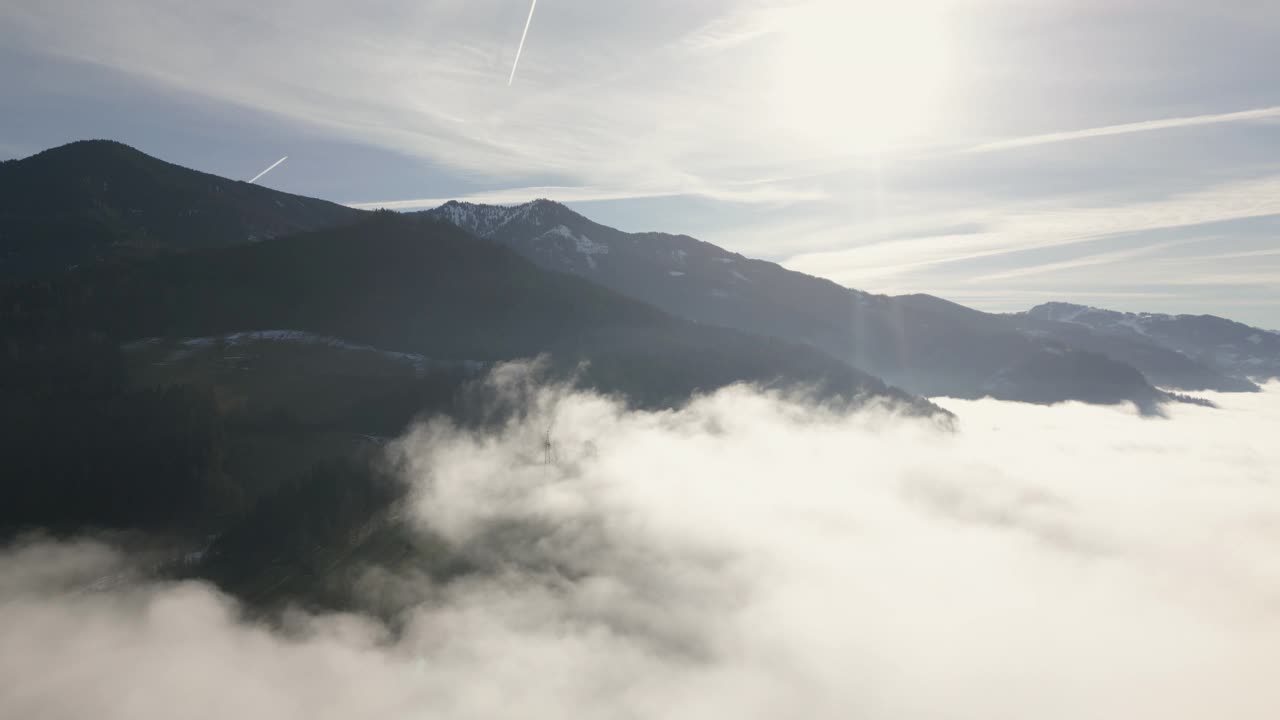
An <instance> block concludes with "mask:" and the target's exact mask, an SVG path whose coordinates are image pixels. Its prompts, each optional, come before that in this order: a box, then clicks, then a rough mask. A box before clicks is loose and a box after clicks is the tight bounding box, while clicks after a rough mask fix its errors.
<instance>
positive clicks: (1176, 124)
mask: <svg viewBox="0 0 1280 720" xmlns="http://www.w3.org/2000/svg"><path fill="white" fill-rule="evenodd" d="M1274 118H1280V106H1272V107H1264V108H1257V109H1255V110H1242V111H1239V112H1229V113H1216V114H1211V115H1192V116H1188V117H1177V118H1164V119H1161V120H1143V121H1141V122H1132V123H1123V124H1120V125H1104V126H1102V127H1093V128H1085V129H1083V130H1069V131H1066V132H1057V133H1046V134H1043V135H1028V136H1025V137H1017V138H1008V139H1005V140H996V141H993V142H989V143H983V144H981V145H974V146H972V147H969V148H965V149H964V152H968V153H986V152H997V151H1000V150H1016V149H1018V148H1024V147H1032V146H1035V145H1048V144H1051V143H1063V142H1071V141H1073V140H1088V139H1090V138H1098V137H1108V136H1111V135H1128V134H1130V133H1143V132H1153V131H1156V130H1173V129H1176V128H1186V127H1197V126H1201V125H1218V124H1221V123H1242V122H1255V121H1258V120H1270V119H1274Z"/></svg>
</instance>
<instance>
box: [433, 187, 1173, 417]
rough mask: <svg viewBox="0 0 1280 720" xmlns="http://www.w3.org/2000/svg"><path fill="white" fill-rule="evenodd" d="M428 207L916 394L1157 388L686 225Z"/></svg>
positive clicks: (534, 209)
mask: <svg viewBox="0 0 1280 720" xmlns="http://www.w3.org/2000/svg"><path fill="white" fill-rule="evenodd" d="M426 214H428V215H429V216H431V217H434V218H437V219H439V220H442V221H446V222H449V223H452V224H455V225H458V226H459V227H462V228H464V229H466V230H467V231H469V232H471V233H473V234H475V235H477V236H480V237H483V238H487V239H490V240H493V241H495V242H498V243H501V244H503V245H505V246H507V247H510V248H512V249H514V250H516V251H517V252H519V253H520V254H522V255H524V256H525V257H527V258H529V259H530V260H532V261H534V262H535V263H537V264H538V265H540V266H542V267H544V268H547V269H552V270H558V271H561V272H565V273H569V274H573V275H577V276H579V277H583V278H587V279H590V280H592V281H593V282H597V283H600V284H602V285H604V286H606V287H609V288H612V289H614V290H616V291H618V292H620V293H622V294H624V295H627V296H629V297H632V298H635V299H637V300H642V301H644V302H647V303H651V304H653V305H654V306H656V307H659V308H661V309H663V310H665V311H667V312H669V313H672V314H674V315H678V316H681V317H685V318H689V319H691V320H695V321H697V322H699V323H703V324H706V325H719V326H725V327H732V328H738V329H740V330H744V331H747V332H752V333H757V334H761V335H769V336H773V337H778V338H782V339H785V340H787V341H789V342H795V343H800V344H804V345H809V346H812V347H816V348H819V349H821V350H822V351H824V352H826V353H828V354H830V355H832V356H834V357H837V358H840V359H842V360H845V361H846V362H848V363H850V364H852V365H854V366H856V367H859V368H861V369H863V370H866V371H868V372H871V373H873V374H875V375H877V376H879V377H882V378H884V379H886V380H887V381H888V382H891V383H893V384H895V385H897V386H899V387H903V388H905V389H908V390H910V391H912V392H916V393H920V394H923V395H933V396H939V395H948V396H955V397H968V398H972V397H982V396H985V395H991V396H994V397H997V398H1002V399H1009V400H1025V401H1031V402H1058V401H1063V400H1082V401H1086V402H1101V403H1115V402H1122V401H1131V402H1135V403H1137V404H1138V405H1140V406H1142V407H1146V408H1150V407H1152V406H1154V405H1155V404H1157V403H1159V402H1160V401H1161V399H1162V398H1163V395H1162V393H1160V392H1159V391H1157V390H1156V389H1155V388H1153V387H1151V386H1150V384H1149V383H1147V382H1146V380H1145V379H1144V377H1143V376H1142V374H1141V372H1139V371H1137V370H1135V368H1133V367H1132V366H1129V365H1127V364H1125V363H1124V362H1117V361H1116V360H1115V359H1113V358H1107V357H1105V356H1104V355H1102V354H1099V353H1096V352H1090V351H1088V350H1087V349H1082V348H1077V347H1074V346H1071V345H1069V344H1064V343H1062V342H1059V341H1057V340H1054V339H1051V338H1043V337H1037V336H1036V335H1034V334H1031V333H1026V332H1021V331H1019V329H1018V328H1017V327H1016V326H1015V324H1014V323H1012V322H1010V321H1009V319H1008V318H1005V317H1003V316H999V315H992V314H988V313H983V312H978V311H976V310H972V309H970V308H966V307H964V306H961V305H957V304H955V303H951V302H948V301H946V300H942V299H940V298H936V297H932V296H928V295H907V296H899V297H889V296H884V295H874V294H871V293H866V292H861V291H858V290H851V289H848V288H844V287H841V286H839V285H837V284H836V283H833V282H831V281H828V280H824V279H821V278H816V277H812V276H810V275H805V274H803V273H799V272H794V271H791V270H787V269H786V268H783V267H782V266H780V265H777V264H775V263H771V262H765V261H762V260H753V259H750V258H746V257H743V256H742V255H739V254H737V253H732V252H729V251H727V250H725V249H723V248H720V247H717V246H715V245H712V244H710V243H706V242H702V241H699V240H696V239H694V238H691V237H688V236H685V235H669V234H665V233H626V232H622V231H619V230H616V229H614V228H610V227H606V226H604V225H600V224H599V223H595V222H593V221H591V220H589V219H587V218H585V217H583V216H581V215H579V214H577V213H575V212H573V211H572V210H570V209H569V208H567V207H565V206H563V205H560V204H558V203H554V202H550V201H547V200H538V201H534V202H532V203H528V204H525V205H519V206H515V207H500V206H491V205H476V204H470V203H461V202H450V203H446V204H445V205H443V206H441V207H439V208H436V209H434V210H430V211H427V213H426Z"/></svg>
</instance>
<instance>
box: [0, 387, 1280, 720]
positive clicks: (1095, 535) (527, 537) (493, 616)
mask: <svg viewBox="0 0 1280 720" xmlns="http://www.w3.org/2000/svg"><path fill="white" fill-rule="evenodd" d="M508 380H509V379H508ZM1213 399H1214V400H1215V401H1216V402H1218V403H1219V404H1220V405H1221V408H1220V409H1217V410H1214V409H1208V408H1202V407H1195V406H1190V405H1179V406H1176V407H1173V408H1171V410H1170V417H1169V418H1168V419H1143V418H1140V417H1138V415H1137V414H1136V413H1135V412H1133V411H1131V410H1127V409H1121V408H1100V407H1088V406H1081V405H1064V406H1057V407H1038V406H1032V405H1022V404H1013V403H1002V402H994V401H978V402H969V401H955V400H942V401H940V404H942V405H944V406H945V407H947V408H948V409H950V410H952V411H953V412H955V413H956V414H957V415H958V416H959V417H960V423H959V429H958V431H956V432H955V433H949V432H947V431H945V430H943V429H940V428H938V427H936V426H935V425H933V424H931V423H929V422H926V421H921V420H907V419H900V418H896V417H894V416H893V415H892V414H889V413H886V412H883V411H875V410H870V411H862V412H859V413H854V414H852V415H841V414H838V413H834V412H829V411H825V410H822V409H818V408H814V407H811V406H807V405H805V404H804V403H803V402H800V401H797V400H788V399H786V398H782V397H778V396H776V395H770V394H762V393H759V392H756V391H753V390H750V389H747V388H733V389H728V390H725V391H722V392H719V393H717V394H715V395H712V396H710V397H706V398H703V399H700V400H698V401H696V402H694V403H693V404H691V405H690V406H688V407H687V408H685V409H683V410H681V411H678V412H668V413H640V412H624V411H622V410H621V409H620V408H619V406H618V405H616V404H615V403H613V402H611V401H609V400H607V399H604V398H601V397H598V396H593V395H590V394H583V393H565V392H560V391H557V390H551V389H548V390H544V391H542V392H540V393H537V394H536V401H537V408H536V409H535V411H534V412H532V413H531V414H530V416H529V417H528V418H527V419H526V420H524V421H521V422H519V423H515V424H513V425H512V426H510V427H509V428H508V429H507V430H505V431H504V432H501V433H498V434H493V435H487V436H480V435H475V434H470V433H467V432H463V431H459V430H455V429H452V428H450V427H448V426H447V425H445V424H443V423H434V424H429V425H426V426H422V427H419V428H418V429H416V430H415V431H414V432H412V433H410V434H409V435H408V436H406V437H405V438H404V439H403V440H402V441H401V442H400V443H399V445H398V451H400V452H404V453H406V454H407V455H408V456H409V457H410V458H411V462H410V463H409V466H410V467H411V468H412V472H411V473H410V474H411V477H410V478H409V479H410V481H411V482H413V483H414V488H415V489H414V495H413V502H412V508H413V512H414V513H415V514H416V516H417V518H418V519H420V521H421V522H422V523H423V524H424V526H429V527H431V528H433V529H434V530H435V531H436V532H438V533H440V534H442V535H443V536H444V537H445V538H447V539H448V540H449V541H450V542H452V543H454V544H455V545H456V546H457V547H458V548H459V551H460V552H463V553H465V554H467V555H468V556H470V557H472V558H475V559H476V560H477V561H478V562H479V563H480V565H481V566H482V567H485V568H487V570H486V571H485V572H483V573H479V574H477V575H473V576H471V577H470V578H469V579H466V580H463V581H457V582H454V583H450V584H447V585H438V586H433V585H432V584H431V583H430V582H429V581H428V580H426V579H423V578H412V577H400V576H396V574H395V572H394V569H392V570H388V571H379V570H372V569H371V571H370V572H369V575H368V591H369V592H371V593H389V592H397V593H404V594H405V596H406V597H413V598H417V599H416V601H415V602H416V609H414V610H413V611H412V613H411V617H410V619H409V620H408V622H407V625H406V629H405V630H404V631H403V632H402V633H401V634H399V635H397V636H395V637H391V636H390V635H389V634H387V633H386V632H385V631H384V630H382V629H380V627H379V626H378V625H377V624H376V623H374V622H373V621H372V620H369V619H365V618H361V617H358V616H353V615H346V616H323V617H297V618H293V620H292V621H291V623H292V625H293V626H294V632H292V633H290V634H288V635H285V634H280V633H278V632H277V631H273V630H271V629H268V628H266V627H263V626H260V625H249V624H246V623H244V622H242V621H240V620H239V619H238V612H237V609H236V607H235V606H234V604H233V602H232V601H231V600H229V599H228V598H226V597H224V596H222V595H220V594H219V593H218V592H217V591H216V590H215V589H214V588H212V587H210V586H207V585H204V584H200V583H185V584H155V583H152V584H142V585H132V586H107V587H105V589H104V586H106V585H108V584H104V583H101V582H99V583H98V584H97V585H94V582H95V580H97V579H99V578H101V577H103V576H104V575H110V574H111V573H114V572H116V571H118V570H119V568H120V567H122V566H124V565H127V564H128V562H129V560H128V558H124V557H122V556H121V555H120V554H118V553H117V552H116V551H114V550H112V549H110V548H108V547H105V546H103V545H101V544H97V543H93V542H89V541H85V542H80V543H61V544H51V543H34V544H33V543H26V544H24V545H21V546H16V547H14V548H10V549H9V550H7V551H5V552H4V553H3V555H0V638H3V645H2V646H0V678H3V680H2V681H0V716H3V717H12V718H23V717H26V718H36V717H39V718H130V719H134V720H136V719H142V720H150V719H154V720H160V719H161V718H165V719H167V718H171V717H183V718H218V719H219V720H223V719H226V718H233V717H234V718H245V719H250V720H252V719H257V718H261V719H263V720H266V719H270V720H287V719H289V718H309V719H310V718H384V717H387V718H401V717H404V718H409V717H412V718H422V717H441V718H498V717H520V718H548V719H550V718H556V719H559V718H615V717H616V718H662V719H664V720H669V719H679V718H726V719H727V718H770V719H772V718H788V717H793V718H841V719H842V720H843V719H846V718H867V719H872V720H875V719H880V718H885V719H890V718H892V719H898V718H948V719H951V718H959V719H968V718H972V719H973V720H995V719H1000V718H1008V719H1009V720H1026V719H1027V718H1037V719H1042V718H1063V719H1064V720H1065V719H1070V720H1078V719H1080V718H1115V719H1123V718H1160V719H1161V720H1174V719H1178V718H1187V719H1195V720H1204V719H1205V718H1232V719H1234V720H1245V719H1249V718H1259V719H1263V718H1266V719H1267V720H1271V719H1272V718H1275V717H1276V711H1277V708H1280V682H1277V678H1278V677H1280V442H1277V438H1280V384H1272V385H1271V386H1269V387H1268V388H1267V391H1266V392H1264V393H1260V394H1253V395H1220V396H1213ZM548 438H549V439H550V443H549V445H548V443H547V442H546V441H547V439H548ZM298 628H303V630H301V631H300V630H298Z"/></svg>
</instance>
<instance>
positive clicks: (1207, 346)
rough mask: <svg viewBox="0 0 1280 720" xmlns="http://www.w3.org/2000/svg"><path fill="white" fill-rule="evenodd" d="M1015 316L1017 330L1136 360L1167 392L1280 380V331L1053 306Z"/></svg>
mask: <svg viewBox="0 0 1280 720" xmlns="http://www.w3.org/2000/svg"><path fill="white" fill-rule="evenodd" d="M1013 318H1014V319H1015V322H1017V324H1018V325H1019V327H1022V328H1026V329H1028V330H1030V331H1033V332H1038V333H1043V334H1045V335H1048V336H1052V337H1055V338H1058V339H1061V340H1063V341H1064V342H1069V343H1071V344H1073V345H1075V346H1077V347H1082V346H1084V345H1085V344H1086V343H1087V344H1089V345H1092V346H1093V347H1094V348H1097V349H1098V350H1099V351H1102V352H1106V353H1107V354H1108V355H1111V356H1112V357H1115V358H1119V359H1125V360H1128V361H1129V362H1133V363H1134V364H1135V365H1138V366H1139V367H1141V368H1143V371H1144V372H1145V373H1146V374H1147V376H1148V377H1149V378H1151V379H1153V380H1154V381H1156V382H1157V383H1160V384H1161V385H1166V386H1169V387H1177V388H1182V389H1188V390H1197V389H1212V390H1228V391H1230V390H1250V389H1255V390H1256V389H1257V386H1256V385H1254V384H1253V383H1252V382H1251V380H1257V381H1260V382H1265V381H1267V380H1270V379H1273V378H1280V333H1275V332H1271V331H1267V330H1262V329H1260V328H1256V327H1250V326H1249V325H1245V324H1243V323H1238V322H1235V321H1232V320H1227V319H1226V318H1221V317H1217V316H1214V315H1163V314H1156V313H1126V312H1117V311H1114V310H1102V309H1099V308H1093V307H1086V306H1084V305H1072V304H1070V303H1062V302H1054V303H1045V304H1043V305H1037V306H1036V307H1034V308H1031V309H1030V310H1028V311H1027V312H1025V313H1020V314H1016V315H1014V316H1013ZM1157 350H1158V351H1161V352H1162V354H1161V355H1160V356H1159V357H1158V358H1157V357H1154V354H1155V352H1156V351H1157ZM1139 355H1145V356H1146V357H1142V358H1139V357H1138V356H1139ZM1211 379H1212V382H1210V380H1211Z"/></svg>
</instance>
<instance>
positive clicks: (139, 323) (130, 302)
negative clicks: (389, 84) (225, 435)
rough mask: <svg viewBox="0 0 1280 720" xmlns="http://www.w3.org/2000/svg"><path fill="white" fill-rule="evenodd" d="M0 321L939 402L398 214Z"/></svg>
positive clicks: (116, 270) (74, 282)
mask: <svg viewBox="0 0 1280 720" xmlns="http://www.w3.org/2000/svg"><path fill="white" fill-rule="evenodd" d="M0 327H3V328H4V330H5V333H6V334H7V335H9V336H12V337H19V336H36V335H39V334H41V333H48V332H52V331H57V332H63V333H103V334H105V335H107V336H108V337H111V338H114V339H115V340H117V341H119V342H130V341H137V340H140V339H144V338H149V337H203V336H218V335H225V334H228V333H236V332H244V331H254V330H278V329H289V330H300V331H306V332H310V333H316V334H319V335H324V336H331V337H335V338H341V339H344V340H347V341H351V342H355V343H362V344H366V345H370V346H374V347H376V348H380V349H383V350H391V351H400V352H409V353H417V354H420V355H423V356H425V357H429V358H434V359H438V360H454V361H461V360H471V361H481V362H493V361H499V360H510V359H515V358H523V357H532V356H535V355H539V354H543V353H548V354H550V355H551V356H552V358H553V359H554V360H555V361H556V362H557V363H558V365H559V367H561V368H563V369H565V370H566V371H568V369H570V368H573V367H576V366H577V364H578V363H580V362H581V361H589V366H588V367H587V369H586V370H585V371H584V373H585V374H584V375H583V377H584V379H585V380H586V381H587V382H589V383H590V384H592V385H595V386H597V387H600V388H603V389H606V390H609V391H617V392H622V393H625V394H627V395H629V396H631V397H633V398H634V399H636V400H637V401H638V402H641V403H642V404H662V403H669V402H677V401H679V400H680V399H682V398H684V397H687V396H688V395H689V394H690V393H692V392H695V391H697V390H710V389H714V388H716V387H720V386H723V385H727V384H730V383H734V382H739V381H753V382H764V383H769V382H772V381H775V380H780V381H787V382H794V383H807V384H813V385H816V386H819V387H820V388H821V389H822V390H823V391H828V392H830V393H833V394H840V395H844V396H848V397H854V396H861V395H867V394H869V395H876V396H885V397H893V398H895V399H898V400H901V401H902V402H904V403H905V404H906V405H908V406H911V407H915V408H918V409H931V408H932V406H929V405H928V404H926V403H923V402H921V401H918V400H916V399H913V398H911V397H909V396H908V395H906V394H905V393H902V392H899V391H895V390H892V389H890V388H887V387H886V386H885V385H884V384H883V383H882V382H880V381H879V380H877V379H876V378H874V377H871V376H869V375H867V374H865V373H862V372H860V371H857V370H854V369H852V368H850V367H849V366H847V365H845V364H844V363H841V362H839V361H837V360H835V359H832V358H829V357H827V356H825V355H823V354H821V353H820V352H817V351H816V350H813V349H811V348H804V347H799V346H795V345H791V344H788V343H784V342H781V341H778V340H773V339H767V338H762V337H756V336H751V335H748V334H745V333H742V332H739V331H735V330H729V329H723V328H712V327H700V326H697V325H695V324H693V323H690V322H688V321H684V320H679V319H676V318H673V317H671V316H669V315H667V314H665V313H663V312H661V311H660V310H657V309H655V308H653V307H651V306H648V305H645V304H643V303H640V302H637V301H635V300H631V299H628V298H624V297H621V296H619V295H617V294H615V293H613V292H612V291H610V290H607V289H605V288H603V287H601V286H599V285H596V284H593V283H589V282H586V281H584V280H582V279H580V278H576V277H572V276H569V275H565V274H561V273H550V272H547V271H545V270H542V269H539V268H538V267H536V266H535V265H533V264H532V263H530V262H528V261H526V260H525V259H523V258H521V257H519V256H518V255H516V254H515V253H512V252H511V251H509V250H507V249H505V248H503V247H501V246H499V245H496V244H492V243H488V242H484V241H478V240H477V239H476V238H474V237H472V236H470V235H468V234H466V233H464V232H463V231H461V230H459V229H457V228H455V227H453V226H450V225H445V224H442V223H436V222H433V221H429V220H419V219H415V218H407V217H401V216H396V215H394V214H391V213H379V214H378V215H376V216H374V217H372V218H371V219H369V220H367V221H364V222H362V223H358V224H356V225H350V226H344V227H341V228H334V229H330V230H322V231H317V232H314V233H304V234H301V235H296V236H291V237H288V238H282V239H278V240H273V241H270V242H263V243H256V244H252V245H240V246H236V247H232V248H225V249H218V250H206V251H196V252H189V253H184V254H179V255H170V256H165V257H159V258H153V259H150V260H146V261H139V262H133V263H121V264H116V265H109V266H100V267H96V268H92V269H89V270H84V271H77V272H71V273H65V274H63V275H60V276H57V277H54V278H49V279H45V280H41V281H33V282H29V283H26V284H23V285H20V286H18V287H15V288H13V289H12V290H11V291H10V292H9V293H8V294H7V295H5V296H4V299H3V307H2V308H0Z"/></svg>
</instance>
